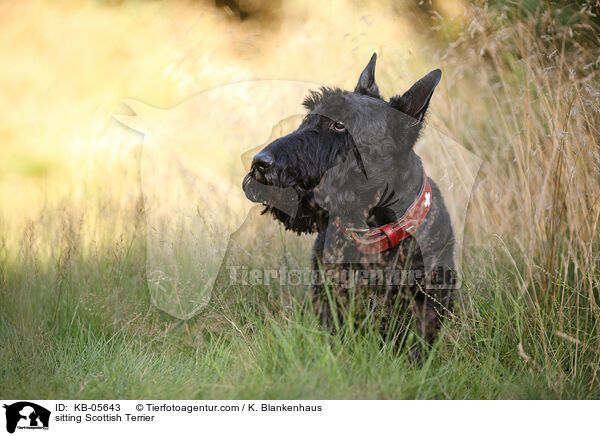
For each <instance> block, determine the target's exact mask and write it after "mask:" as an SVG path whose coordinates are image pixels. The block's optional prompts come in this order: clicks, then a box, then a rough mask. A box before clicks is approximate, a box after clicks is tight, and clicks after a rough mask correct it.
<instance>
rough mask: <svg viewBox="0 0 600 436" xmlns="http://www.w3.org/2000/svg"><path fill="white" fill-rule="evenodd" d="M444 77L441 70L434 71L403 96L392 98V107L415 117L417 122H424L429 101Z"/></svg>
mask: <svg viewBox="0 0 600 436" xmlns="http://www.w3.org/2000/svg"><path fill="white" fill-rule="evenodd" d="M441 77H442V71H441V70H439V69H438V70H433V71H432V72H431V73H429V74H427V75H426V76H425V77H423V78H422V79H421V80H419V81H418V82H417V83H415V84H414V85H413V86H412V87H411V88H410V89H409V90H408V91H406V92H405V93H404V94H403V95H401V96H400V95H397V96H395V97H392V98H390V106H392V107H393V108H394V109H397V110H399V111H401V112H404V113H405V114H407V115H409V116H411V117H413V118H414V119H416V120H417V121H419V122H421V121H423V117H424V116H425V112H427V107H428V106H429V100H431V96H432V95H433V91H434V89H435V87H436V86H437V84H438V83H439V82H440V79H441Z"/></svg>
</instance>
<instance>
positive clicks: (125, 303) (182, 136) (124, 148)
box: [0, 0, 600, 399]
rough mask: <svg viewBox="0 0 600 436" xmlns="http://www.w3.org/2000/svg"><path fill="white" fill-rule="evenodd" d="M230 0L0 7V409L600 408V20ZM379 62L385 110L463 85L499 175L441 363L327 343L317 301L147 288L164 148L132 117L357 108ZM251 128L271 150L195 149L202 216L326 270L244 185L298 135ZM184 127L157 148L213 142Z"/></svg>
mask: <svg viewBox="0 0 600 436" xmlns="http://www.w3.org/2000/svg"><path fill="white" fill-rule="evenodd" d="M216 3H218V4H215V2H212V1H177V0H171V1H166V0H165V1H142V0H139V1H134V0H130V1H127V0H124V1H100V0H96V1H92V0H89V1H86V0H81V1H67V0H59V1H53V2H44V1H5V2H2V3H0V28H2V31H1V32H0V64H1V65H2V68H0V110H1V113H2V117H0V397H2V398H49V399H50V398H73V399H75V398H82V399H84V398H85V399H92V398H94V399H96V398H174V399H175V398H177V399H217V398H258V397H260V398H265V399H276V398H277V399H279V398H294V399H296V398H302V399H308V398H311V399H316V398H336V399H376V398H378V399H392V398H393V399H414V398H418V399H597V398H600V291H599V286H600V254H599V253H600V235H599V231H600V223H599V220H600V204H599V202H600V146H599V144H600V132H599V130H598V126H599V125H600V74H599V73H598V69H599V66H600V40H599V38H598V34H599V32H598V31H599V28H598V24H599V23H600V20H599V19H598V13H600V11H599V10H598V6H597V5H595V3H594V2H593V1H589V2H585V1H579V2H555V1H550V2H546V1H540V2H538V1H535V0H530V1H527V2H523V3H522V4H520V5H518V4H513V3H509V2H503V1H493V2H492V1H490V2H484V1H477V2H467V1H461V0H453V1H450V2H441V1H434V2H433V3H432V2H427V1H426V2H421V3H422V4H420V5H419V2H416V1H415V2H413V1H406V2H384V1H375V0H371V1H362V2H357V1H350V2H342V1H333V2H327V3H326V2H311V1H307V0H303V1H292V0H281V1H274V2H267V1H259V0H254V1H251V0H246V1H240V2H216ZM221 3H224V4H225V5H224V6H223V5H222V4H221ZM228 4H229V6H227V5H228ZM236 4H237V5H239V8H238V7H237V6H235V5H236ZM373 52H377V53H378V56H379V58H378V69H377V73H376V78H377V83H378V85H379V87H380V89H381V91H382V94H384V95H385V96H387V97H389V96H392V95H395V94H399V93H402V92H404V91H405V90H406V89H407V88H408V87H409V86H410V85H411V84H412V83H413V82H414V81H416V80H417V79H418V78H420V77H422V76H423V75H424V74H426V73H427V72H429V71H431V70H432V69H434V68H441V69H442V70H443V77H442V81H441V82H440V85H439V87H438V88H437V90H436V93H435V95H434V97H433V99H432V101H431V106H430V109H429V115H428V120H427V123H428V127H429V128H430V129H432V130H435V132H438V133H439V134H442V135H444V137H446V138H449V139H451V140H452V141H453V142H455V143H456V144H460V147H461V149H463V150H464V152H465V153H466V154H469V155H472V156H473V157H474V159H476V160H477V161H478V162H481V167H480V168H479V167H477V168H474V169H473V168H472V170H473V172H474V174H473V176H476V178H475V183H474V185H473V189H472V193H471V195H470V202H469V203H468V206H464V205H463V203H459V199H458V198H452V195H451V194H449V197H448V196H447V197H446V202H447V203H449V204H451V207H450V208H452V204H454V205H456V207H455V209H457V210H456V211H455V213H456V214H462V215H464V216H465V217H466V221H465V222H464V224H463V223H461V222H460V221H459V222H455V226H459V225H460V228H458V229H456V230H457V231H458V232H459V233H460V234H464V237H463V246H462V249H461V253H460V255H461V259H462V262H461V284H460V288H459V289H458V290H457V292H456V304H455V306H454V313H453V316H451V317H449V318H448V319H447V320H446V322H445V324H444V326H443V329H442V334H441V336H440V338H439V340H438V341H437V342H436V343H435V344H434V346H433V348H432V349H431V350H430V351H429V352H428V353H426V355H425V356H424V358H423V360H422V361H415V360H413V359H410V358H409V357H408V356H407V353H406V352H405V350H398V349H397V348H396V347H394V346H391V345H390V344H386V343H382V341H381V339H380V338H379V337H378V336H377V334H376V333H375V332H374V331H373V330H372V329H369V328H368V326H367V327H366V328H365V330H364V331H360V332H353V333H352V334H346V335H331V334H330V333H329V332H328V331H326V330H325V329H323V328H322V327H321V326H320V325H319V323H318V321H317V319H316V317H315V315H314V314H313V312H312V311H311V310H310V307H309V306H310V305H309V304H307V301H306V296H307V295H308V287H307V286H305V287H302V286H298V287H293V288H292V287H283V286H282V287H268V286H261V285H256V286H251V287H247V286H246V287H236V286H232V285H228V284H227V283H225V282H219V281H217V283H216V285H215V288H214V290H213V293H212V295H211V299H210V301H209V302H208V304H207V305H205V306H203V307H202V308H201V309H199V310H197V311H192V312H193V313H191V312H190V311H187V312H186V311H185V310H183V309H181V313H179V312H177V310H179V309H178V308H175V309H174V310H172V311H169V310H165V307H166V306H165V305H164V304H160V302H158V301H157V300H156V298H155V295H153V294H152V292H151V289H149V285H148V276H147V261H148V253H149V247H148V238H147V236H148V234H149V233H148V232H149V229H148V226H149V225H150V224H149V223H151V222H152V220H150V216H149V214H148V207H147V206H148V204H147V203H146V205H145V203H144V193H145V192H144V189H143V187H144V186H145V185H144V167H143V164H142V155H143V147H147V146H148V145H149V143H148V141H147V140H148V139H149V138H150V135H148V137H146V138H145V137H144V135H143V134H142V133H140V132H137V131H135V130H132V129H129V128H127V127H125V126H124V125H123V124H122V123H120V122H119V121H118V120H121V121H123V120H125V123H129V124H130V125H133V127H136V126H138V127H140V128H142V127H144V126H143V125H142V124H143V122H142V121H139V120H138V121H136V120H135V119H134V118H136V117H135V116H134V115H135V114H137V116H138V118H140V119H141V118H143V117H142V115H144V114H145V115H148V114H151V113H154V112H152V111H158V110H159V109H169V108H174V107H180V108H181V107H183V108H184V109H185V106H178V105H180V104H182V103H183V102H186V101H193V100H190V99H193V98H194V97H195V96H199V95H202V93H203V92H207V91H208V90H215V89H221V87H222V86H223V85H228V84H232V83H240V82H246V81H253V80H265V79H269V80H273V79H275V80H285V81H299V82H306V83H316V84H323V85H328V86H339V87H342V88H345V89H353V88H354V85H355V83H356V80H357V78H358V74H359V73H360V71H361V70H362V68H364V66H365V64H366V62H367V61H368V59H369V58H370V56H371V54H372V53H373ZM236 89H237V88H236ZM196 98H197V97H196ZM248 98H249V94H248V95H243V94H239V95H235V94H234V95H229V98H228V101H227V102H225V101H224V102H223V105H222V107H219V104H218V101H217V103H215V105H214V113H220V111H224V110H225V109H224V108H225V107H230V106H231V105H232V104H233V105H234V106H235V103H237V102H239V105H244V104H247V99H248ZM253 98H254V97H253ZM261 98H262V99H263V100H261V101H260V102H261V104H263V105H265V106H266V105H268V104H271V103H272V102H273V100H274V99H277V98H278V95H277V93H276V92H272V93H266V94H265V95H263V96H262V97H261ZM126 99H129V100H126ZM123 100H126V101H127V102H129V104H124V103H123ZM196 101H197V100H196ZM140 102H141V103H140ZM225 103H227V104H225ZM298 103H299V102H298ZM156 108H159V109H156ZM183 112H184V113H185V110H184V111H183ZM171 113H172V112H171ZM115 115H117V116H116V117H115ZM247 115H248V119H247V120H248V121H247V123H246V124H244V123H238V122H233V121H231V122H228V121H227V120H226V119H223V120H222V122H221V123H219V124H213V128H217V127H218V128H220V129H221V130H223V129H226V130H227V131H228V132H231V133H232V135H241V136H244V133H247V132H249V131H250V130H251V129H250V128H249V126H248V123H251V124H252V127H260V128H261V131H264V132H267V133H266V135H262V136H261V135H260V134H259V135H257V137H256V138H254V137H252V136H251V135H250V134H249V133H248V134H247V135H246V136H245V138H246V141H245V142H244V143H237V144H233V143H231V142H227V141H225V140H222V141H215V143H214V144H212V147H210V148H207V150H206V151H202V153H197V154H198V156H199V157H200V159H199V160H198V165H199V166H198V167H197V168H205V170H203V171H200V173H202V174H203V175H204V178H201V179H200V180H201V181H202V183H210V184H212V185H214V187H213V188H211V190H210V191H208V192H212V193H213V194H212V197H210V196H209V197H203V199H202V201H203V202H204V203H203V205H204V206H203V212H202V217H203V218H204V219H206V220H207V222H210V223H214V222H218V223H228V224H231V226H234V227H235V225H237V223H238V222H240V223H241V222H242V221H244V218H245V214H246V213H248V211H249V210H251V211H250V213H251V214H254V215H255V218H256V220H258V221H257V222H259V223H261V224H260V226H258V227H255V228H250V229H245V230H244V229H242V230H241V231H240V232H239V234H238V240H242V241H245V243H244V244H243V245H242V246H241V247H236V248H235V250H233V251H234V252H235V253H234V254H239V255H240V256H239V259H242V260H240V261H245V262H248V264H249V265H250V266H251V265H254V264H260V265H261V266H265V265H269V264H270V263H277V262H281V259H285V262H287V263H288V265H292V266H297V267H306V266H307V265H308V264H309V256H310V247H311V242H312V238H313V237H311V236H302V237H298V236H296V235H293V234H290V233H286V232H285V231H284V230H283V229H282V228H280V226H279V224H277V223H275V222H274V221H271V220H269V219H266V218H264V217H263V221H260V220H261V218H260V217H258V216H256V215H258V212H257V209H251V205H250V204H246V203H245V201H244V198H243V195H242V194H241V188H240V187H241V178H240V177H241V176H240V174H241V171H243V167H244V165H245V164H247V158H245V157H244V154H245V153H247V152H249V151H251V150H252V149H253V148H256V147H260V146H261V144H262V143H264V141H266V140H268V139H269V135H275V136H277V135H279V134H280V133H281V132H283V131H285V130H286V129H290V128H293V127H294V122H295V121H294V120H293V119H292V120H288V122H287V124H286V123H283V124H280V125H277V126H276V124H274V123H272V122H271V120H270V118H268V117H263V116H259V115H258V114H247ZM123 117H124V118H123ZM180 119H181V118H180ZM146 120H151V121H152V120H153V118H152V116H150V117H149V118H148V117H146ZM188 121H189V124H192V125H195V123H194V119H193V117H190V120H188ZM267 121H268V122H267ZM136 123H138V124H136ZM150 124H153V123H150ZM263 124H264V126H263ZM198 125H201V124H198ZM142 130H143V129H142ZM173 130H174V131H173V132H170V131H169V130H168V129H167V130H164V131H163V133H164V135H163V136H161V141H158V142H155V143H154V144H153V145H154V146H156V145H159V146H164V147H168V146H173V143H175V142H176V141H179V143H185V144H186V146H188V147H195V136H194V135H190V134H189V133H190V132H198V130H194V129H191V130H187V131H186V132H183V131H177V129H173ZM165 132H166V133H165ZM269 132H271V133H270V134H269ZM199 134H206V135H209V136H210V135H212V132H207V131H204V130H203V131H201V132H199ZM169 135H171V136H169ZM186 135H187V136H186ZM215 137H217V136H215ZM171 139H172V141H173V142H171ZM255 140H256V141H257V142H256V143H254V141H255ZM199 142H202V141H199ZM424 148H426V145H424ZM196 151H198V150H196ZM423 152H424V153H425V154H427V150H426V149H425V150H423ZM454 158H456V159H458V157H457V156H455V157H454ZM244 159H246V160H244ZM441 160H442V157H437V156H435V155H431V153H430V154H428V155H427V157H426V162H428V164H429V165H430V167H431V173H432V174H436V168H438V171H439V167H440V166H441V165H442V163H441ZM194 162H195V161H194ZM192 164H193V162H191V163H190V165H192ZM151 169H152V168H151ZM477 170H478V171H477ZM157 171H158V170H157ZM457 171H458V174H460V173H461V172H460V171H459V170H457ZM167 179H169V178H168V177H167ZM438 182H439V184H442V183H445V182H444V180H442V181H440V180H438ZM446 182H447V180H446ZM175 183H176V182H175V178H174V177H173V178H172V179H170V180H167V182H165V183H164V185H160V186H159V187H161V186H164V189H162V190H161V194H162V195H164V197H165V198H175V197H174V196H175V195H178V194H180V192H179V191H178V189H176V186H178V185H176V184H175ZM177 183H178V182H177ZM146 186H147V185H146ZM231 187H235V188H236V189H238V188H239V191H240V192H237V191H236V192H235V193H232V192H230V190H231V189H232V188H231ZM155 189H156V188H155ZM191 193H192V194H193V190H192V191H191ZM230 198H231V199H232V200H230ZM453 202H454V203H453ZM145 206H146V207H145ZM240 215H241V217H240ZM211 220H212V221H211ZM263 225H264V227H263ZM207 226H208V224H207ZM257 229H259V230H258V231H257ZM244 231H245V232H246V233H244ZM201 234H202V232H200V233H199V235H201ZM195 243H197V244H198V246H199V247H200V248H201V250H200V251H202V254H203V255H204V256H205V257H206V258H207V259H208V258H213V259H217V258H218V253H217V249H216V248H214V249H213V248H211V247H212V246H211V244H210V243H209V241H207V240H205V239H203V237H201V236H199V238H198V240H197V241H195ZM213 250H214V251H213ZM217 266H218V265H217ZM188 267H189V268H191V269H192V270H193V268H194V265H193V264H192V265H189V266H188ZM198 298H199V299H202V296H200V297H198ZM157 303H159V304H158V306H161V307H157ZM178 307H179V308H181V306H178ZM183 312H185V313H186V316H173V315H174V314H176V313H179V314H180V315H181V314H183ZM188 315H189V316H188Z"/></svg>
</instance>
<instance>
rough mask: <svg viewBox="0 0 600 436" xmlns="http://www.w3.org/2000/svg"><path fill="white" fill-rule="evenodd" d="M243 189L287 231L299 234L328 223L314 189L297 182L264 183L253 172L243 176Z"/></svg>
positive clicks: (251, 199)
mask: <svg viewBox="0 0 600 436" xmlns="http://www.w3.org/2000/svg"><path fill="white" fill-rule="evenodd" d="M242 189H243V190H244V193H245V194H246V198H248V200H250V201H252V202H253V203H260V204H262V205H264V206H265V209H264V210H263V212H262V213H263V214H265V213H270V214H271V215H272V216H273V217H274V218H275V219H277V220H278V221H281V222H282V223H283V224H284V226H285V228H286V229H287V230H292V231H294V232H296V233H298V234H302V233H314V232H317V231H319V230H320V229H321V228H322V227H323V225H326V220H327V214H326V212H325V211H324V210H323V209H322V208H320V207H319V206H317V205H316V204H315V203H314V201H313V200H312V197H313V194H312V190H305V189H302V188H301V187H299V186H298V185H295V184H292V185H291V186H287V187H280V186H276V185H273V184H268V183H261V182H260V181H258V180H256V179H255V178H254V177H253V174H252V173H248V174H247V175H246V177H244V181H243V183H242Z"/></svg>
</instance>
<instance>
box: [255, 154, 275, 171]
mask: <svg viewBox="0 0 600 436" xmlns="http://www.w3.org/2000/svg"><path fill="white" fill-rule="evenodd" d="M273 162H275V158H274V157H273V155H272V154H271V153H269V152H267V151H261V152H260V153H258V154H257V155H256V156H254V159H252V168H254V169H256V170H257V171H260V172H261V173H263V172H265V171H266V170H267V168H269V167H270V166H271V165H273Z"/></svg>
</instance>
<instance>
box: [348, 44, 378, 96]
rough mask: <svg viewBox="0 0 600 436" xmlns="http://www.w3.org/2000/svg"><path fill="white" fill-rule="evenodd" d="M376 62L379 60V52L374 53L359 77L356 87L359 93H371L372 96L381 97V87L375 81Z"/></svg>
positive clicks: (355, 90) (355, 89)
mask: <svg viewBox="0 0 600 436" xmlns="http://www.w3.org/2000/svg"><path fill="white" fill-rule="evenodd" d="M375 62H377V53H373V56H371V60H370V61H369V63H368V64H367V66H366V67H365V69H364V70H363V72H362V73H361V75H360V77H359V79H358V83H357V84H356V87H355V88H354V92H356V93H357V94H363V95H370V96H371V97H376V98H380V95H379V88H378V87H377V84H376V83H375Z"/></svg>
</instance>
